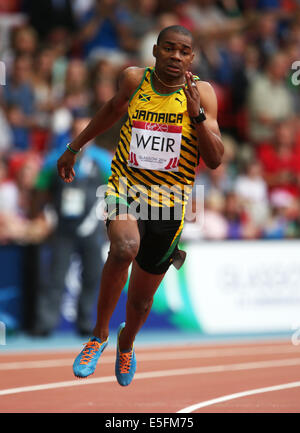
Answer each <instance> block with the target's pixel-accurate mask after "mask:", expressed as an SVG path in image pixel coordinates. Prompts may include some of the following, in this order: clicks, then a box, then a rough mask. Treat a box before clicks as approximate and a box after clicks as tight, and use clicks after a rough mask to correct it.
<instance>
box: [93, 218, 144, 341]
mask: <svg viewBox="0 0 300 433" xmlns="http://www.w3.org/2000/svg"><path fill="white" fill-rule="evenodd" d="M122 216H123V217H124V215H119V216H117V217H116V219H114V220H111V221H110V223H109V226H108V237H109V240H110V250H109V254H108V258H107V260H106V263H105V264H104V267H103V271H102V277H101V283H100V293H99V298H98V310H97V322H96V325H95V328H94V331H93V333H94V335H95V336H96V337H98V338H100V339H101V340H102V341H104V340H106V338H107V337H108V334H109V321H110V318H111V316H112V314H113V312H114V309H115V307H116V305H117V302H118V300H119V297H120V295H121V292H122V290H123V288H124V286H125V284H126V281H127V278H128V268H129V265H130V264H131V263H132V261H133V260H134V258H135V257H136V255H137V253H138V250H139V245H140V234H139V229H138V224H137V221H136V219H135V218H134V217H133V216H131V215H129V214H128V215H126V216H127V219H126V220H122V219H121V218H122Z"/></svg>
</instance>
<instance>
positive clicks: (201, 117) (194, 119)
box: [190, 107, 206, 124]
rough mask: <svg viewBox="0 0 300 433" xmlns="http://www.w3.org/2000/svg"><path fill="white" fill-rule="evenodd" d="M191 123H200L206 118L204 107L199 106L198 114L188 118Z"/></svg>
mask: <svg viewBox="0 0 300 433" xmlns="http://www.w3.org/2000/svg"><path fill="white" fill-rule="evenodd" d="M190 119H191V121H192V123H193V124H197V123H201V122H203V121H204V120H206V116H205V113H204V109H203V108H202V107H200V109H199V114H198V116H195V117H191V118H190Z"/></svg>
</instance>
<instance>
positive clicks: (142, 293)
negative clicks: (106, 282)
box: [119, 261, 165, 352]
mask: <svg viewBox="0 0 300 433" xmlns="http://www.w3.org/2000/svg"><path fill="white" fill-rule="evenodd" d="M164 275H165V274H159V275H155V274H150V273H149V272H146V271H144V270H143V269H141V267H140V266H139V265H138V264H137V262H136V261H134V262H133V265H132V271H131V276H130V281H129V287H128V297H127V306H126V325H125V328H124V329H123V330H122V332H121V334H120V339H119V348H120V351H121V352H123V351H126V350H129V349H131V348H132V345H133V342H134V339H135V337H136V335H137V333H138V331H139V330H140V328H141V327H142V326H143V324H144V323H145V321H146V319H147V317H148V315H149V313H150V310H151V307H152V303H153V296H154V294H155V292H156V290H157V289H158V287H159V284H160V283H161V281H162V279H163V277H164Z"/></svg>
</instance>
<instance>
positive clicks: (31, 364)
mask: <svg viewBox="0 0 300 433" xmlns="http://www.w3.org/2000/svg"><path fill="white" fill-rule="evenodd" d="M278 353H283V354H284V353H294V354H295V355H296V354H300V349H299V348H296V347H295V346H292V345H291V346H285V345H282V346H277V347H268V346H267V347H260V348H253V349H252V348H236V349H229V348H225V349H200V350H185V351H173V352H159V353H141V354H139V355H138V358H139V361H164V360H166V361H167V360H174V359H176V360H177V359H198V358H199V359H200V358H220V357H230V356H247V355H265V354H266V355H267V354H278ZM74 358H75V356H74ZM74 358H60V359H44V360H39V361H15V362H2V363H0V371H1V370H2V371H4V370H23V369H30V368H34V369H35V368H54V367H69V366H70V365H72V364H73V362H74ZM114 362H115V355H109V356H103V357H102V358H101V363H102V364H111V363H114Z"/></svg>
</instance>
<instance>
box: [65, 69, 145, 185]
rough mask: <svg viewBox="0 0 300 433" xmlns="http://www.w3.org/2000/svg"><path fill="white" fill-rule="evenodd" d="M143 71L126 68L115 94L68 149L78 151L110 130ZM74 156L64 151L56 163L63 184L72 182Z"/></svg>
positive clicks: (126, 104) (126, 103) (122, 111)
mask: <svg viewBox="0 0 300 433" xmlns="http://www.w3.org/2000/svg"><path fill="white" fill-rule="evenodd" d="M144 71H145V69H143V68H135V67H131V68H127V69H125V70H124V71H122V73H121V74H120V78H119V82H118V90H117V92H116V94H115V95H114V96H113V98H112V99H110V100H109V101H108V102H106V103H105V104H104V105H103V106H102V107H101V108H100V109H99V110H98V111H97V113H96V114H95V116H94V117H93V118H92V120H91V121H90V122H89V124H88V125H87V127H86V128H85V129H84V130H83V131H82V132H81V133H80V134H79V135H78V136H77V137H76V138H75V139H74V140H73V141H72V142H71V143H70V147H71V148H72V149H74V150H75V151H79V150H80V149H81V148H82V147H83V146H84V145H85V144H86V143H88V142H89V141H91V140H93V139H94V138H95V137H96V136H97V135H99V134H101V133H102V132H104V131H106V130H107V129H109V128H111V126H112V125H114V123H116V122H117V121H118V120H119V119H120V118H121V117H122V116H124V114H125V113H126V111H127V108H128V102H129V99H130V97H131V95H132V94H133V93H134V91H135V89H136V88H137V87H138V85H139V83H140V81H141V79H142V76H143V73H144ZM75 162H76V154H74V153H72V152H70V151H69V150H66V151H65V152H64V153H63V154H62V156H61V157H60V158H59V160H58V161H57V169H58V173H59V176H60V177H61V178H62V179H63V180H64V181H65V182H72V180H73V179H74V176H75V172H74V169H73V167H74V164H75Z"/></svg>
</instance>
